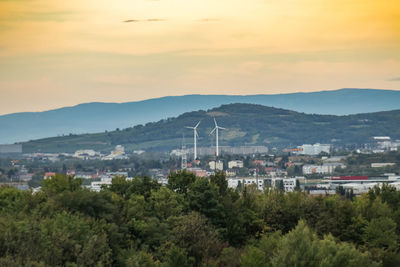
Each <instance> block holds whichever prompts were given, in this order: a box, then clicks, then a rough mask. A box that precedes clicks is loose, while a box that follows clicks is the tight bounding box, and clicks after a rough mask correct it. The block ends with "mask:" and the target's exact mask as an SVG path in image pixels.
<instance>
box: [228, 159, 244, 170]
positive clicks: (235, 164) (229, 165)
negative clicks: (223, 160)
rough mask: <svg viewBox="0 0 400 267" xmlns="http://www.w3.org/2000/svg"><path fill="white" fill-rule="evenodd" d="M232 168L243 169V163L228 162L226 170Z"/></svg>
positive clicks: (239, 161) (238, 161)
mask: <svg viewBox="0 0 400 267" xmlns="http://www.w3.org/2000/svg"><path fill="white" fill-rule="evenodd" d="M233 168H243V161H241V160H231V161H229V162H228V169H233Z"/></svg>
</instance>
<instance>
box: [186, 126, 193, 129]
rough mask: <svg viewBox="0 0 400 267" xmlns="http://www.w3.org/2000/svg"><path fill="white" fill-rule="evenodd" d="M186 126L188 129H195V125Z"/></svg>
mask: <svg viewBox="0 0 400 267" xmlns="http://www.w3.org/2000/svg"><path fill="white" fill-rule="evenodd" d="M185 128H188V129H194V128H193V127H190V126H185Z"/></svg>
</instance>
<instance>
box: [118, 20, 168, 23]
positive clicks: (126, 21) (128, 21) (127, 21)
mask: <svg viewBox="0 0 400 267" xmlns="http://www.w3.org/2000/svg"><path fill="white" fill-rule="evenodd" d="M160 21H167V19H127V20H124V21H123V22H125V23H130V22H160Z"/></svg>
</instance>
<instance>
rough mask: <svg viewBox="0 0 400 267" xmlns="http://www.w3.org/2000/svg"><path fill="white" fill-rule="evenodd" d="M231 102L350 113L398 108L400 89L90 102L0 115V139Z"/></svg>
mask: <svg viewBox="0 0 400 267" xmlns="http://www.w3.org/2000/svg"><path fill="white" fill-rule="evenodd" d="M230 103H248V104H260V105H265V106H271V107H276V108H284V109H289V110H294V111H298V112H304V113H309V114H331V115H347V114H356V113H366V112H377V111H387V110H394V109H399V108H400V91H394V90H378V89H340V90H335V91H320V92H310V93H291V94H275V95H244V96H241V95H185V96H168V97H162V98H154V99H149V100H144V101H138V102H127V103H100V102H95V103H86V104H80V105H76V106H73V107H64V108H60V109H55V110H50V111H44V112H24V113H13V114H8V115H3V116H0V143H14V142H22V141H27V140H32V139H38V138H44V137H51V136H57V135H63V134H69V133H73V134H80V133H94V132H102V131H105V130H114V129H116V128H127V127H131V126H134V125H138V124H146V123H148V122H154V121H158V120H160V119H166V118H170V117H175V116H178V115H179V114H182V113H184V112H188V111H194V110H200V109H203V110H206V109H211V108H214V107H218V106H220V105H222V104H230Z"/></svg>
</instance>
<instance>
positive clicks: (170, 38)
mask: <svg viewBox="0 0 400 267" xmlns="http://www.w3.org/2000/svg"><path fill="white" fill-rule="evenodd" d="M344 87H346V88H377V89H395V90H396V89H400V5H399V1H398V0H279V1H272V0H230V1H228V0H218V1H215V0H201V1H200V0H158V1H157V0H114V1H109V0H85V1H78V0H69V1H54V0H1V1H0V114H5V113H11V112H20V111H39V110H47V109H51V108H56V107H61V106H68V105H75V104H78V103H82V102H92V101H104V102H114V101H115V102H127V101H135V100H142V99H147V98H153V97H160V96H166V95H183V94H195V93H200V94H275V93H289V92H298V91H304V92H306V91H307V92H308V91H319V90H331V89H339V88H344Z"/></svg>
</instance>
